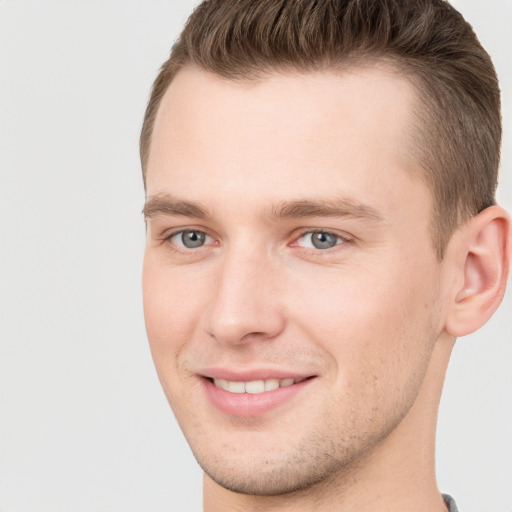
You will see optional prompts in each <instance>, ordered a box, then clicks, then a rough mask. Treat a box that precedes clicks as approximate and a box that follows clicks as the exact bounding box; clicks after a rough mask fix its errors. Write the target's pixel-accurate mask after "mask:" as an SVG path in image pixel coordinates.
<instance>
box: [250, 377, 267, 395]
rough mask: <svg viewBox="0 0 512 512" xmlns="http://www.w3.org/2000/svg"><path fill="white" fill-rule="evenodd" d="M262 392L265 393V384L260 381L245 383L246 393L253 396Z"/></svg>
mask: <svg viewBox="0 0 512 512" xmlns="http://www.w3.org/2000/svg"><path fill="white" fill-rule="evenodd" d="M263 391H265V382H263V381H262V380H252V381H250V382H246V383H245V392H246V393H252V394H253V395H255V394H256V393H263Z"/></svg>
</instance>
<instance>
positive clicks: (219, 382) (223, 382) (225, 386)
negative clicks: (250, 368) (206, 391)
mask: <svg viewBox="0 0 512 512" xmlns="http://www.w3.org/2000/svg"><path fill="white" fill-rule="evenodd" d="M214 382H215V385H216V386H217V387H218V388H222V389H225V390H226V391H227V390H228V389H229V387H228V381H227V380H225V379H215V381H214Z"/></svg>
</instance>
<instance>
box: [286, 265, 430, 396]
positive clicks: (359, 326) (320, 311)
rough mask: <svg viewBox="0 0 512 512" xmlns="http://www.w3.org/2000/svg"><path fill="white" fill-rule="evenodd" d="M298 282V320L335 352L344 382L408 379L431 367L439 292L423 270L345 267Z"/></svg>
mask: <svg viewBox="0 0 512 512" xmlns="http://www.w3.org/2000/svg"><path fill="white" fill-rule="evenodd" d="M395 267H396V265H395ZM336 270H338V269H336ZM317 277H318V276H317ZM318 282H324V283H327V286H324V287H319V286H318ZM297 286H298V287H300V290H299V293H298V294H297V296H300V297H301V300H300V301H296V302H295V304H296V309H295V313H294V317H295V321H296V322H297V324H298V325H299V326H300V329H301V330H302V332H304V333H306V334H307V337H308V338H309V339H311V340H313V341H314V342H315V343H316V344H317V345H318V346H319V347H320V348H321V349H323V350H324V351H325V352H326V353H327V354H328V355H329V356H330V358H331V360H332V361H333V363H334V364H335V365H336V367H337V374H336V376H335V378H336V380H338V381H341V382H342V385H343V386H345V387H351V386H352V385H354V386H355V382H359V383H360V384H361V385H363V386H365V387H368V386H370V387H375V386H377V385H378V386H382V387H383V388H385V387H386V386H392V385H394V383H398V385H405V384H404V383H405V382H407V381H409V380H410V379H411V378H413V377H412V376H413V375H416V374H418V373H423V372H424V371H425V369H426V364H427V362H428V361H427V360H428V354H429V353H430V351H431V350H432V348H433V338H434V334H433V331H434V328H433V314H432V306H433V304H434V302H435V296H436V294H435V290H434V289H433V287H432V285H431V283H429V282H427V281H426V280H425V279H424V278H423V273H418V272H416V271H415V269H413V268H405V267H403V266H402V267H401V268H399V269H398V268H392V267H391V266H389V267H388V268H387V269H386V268H384V266H381V267H380V268H379V269H378V271H377V270H376V271H374V272H372V271H368V270H364V269H358V270H356V271H354V269H351V271H350V272H344V271H342V270H340V271H339V272H337V273H332V274H331V279H325V278H324V279H323V280H320V279H318V278H317V279H315V278H314V276H313V278H312V279H308V282H303V283H302V284H299V283H297ZM376 382H378V384H376Z"/></svg>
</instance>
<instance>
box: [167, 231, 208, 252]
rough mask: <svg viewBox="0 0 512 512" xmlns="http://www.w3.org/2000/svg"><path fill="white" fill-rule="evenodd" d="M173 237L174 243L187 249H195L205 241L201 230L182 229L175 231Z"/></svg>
mask: <svg viewBox="0 0 512 512" xmlns="http://www.w3.org/2000/svg"><path fill="white" fill-rule="evenodd" d="M173 238H174V239H175V240H174V243H176V244H177V245H181V246H182V247H186V248H187V249H196V248H197V247H201V246H203V245H204V244H205V242H206V235H205V233H203V232H202V231H182V232H181V233H176V235H174V237H173Z"/></svg>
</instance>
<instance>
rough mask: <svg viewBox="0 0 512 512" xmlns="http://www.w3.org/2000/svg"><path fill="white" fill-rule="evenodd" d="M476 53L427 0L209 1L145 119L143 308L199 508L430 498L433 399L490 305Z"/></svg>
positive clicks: (357, 505)
mask: <svg viewBox="0 0 512 512" xmlns="http://www.w3.org/2000/svg"><path fill="white" fill-rule="evenodd" d="M500 139H501V125H500V99H499V89H498V84H497V79H496V75H495V72H494V69H493V66H492V63H491V61H490V59H489V57H488V55H487V54H486V53H485V51H484V50H483V49H482V47H481V46H480V44H479V43H478V41H477V39H476V37H475V35H474V34H473V32H472V30H471V28H470V26H469V25H468V24H467V23H466V22H465V21H464V20H463V18H462V17H461V16H460V14H459V13H457V12H456V11H455V10H454V9H453V8H452V7H451V6H450V5H449V4H448V3H446V2H444V1H442V0H407V1H405V0H403V1H398V0H394V1H393V0H323V1H320V2H319V1H318V0H316V1H315V0H295V1H286V0H261V1H257V2H255V1H254V0H236V1H235V0H233V1H231V0H229V1H228V0H217V1H209V2H204V3H203V4H201V5H200V6H199V7H198V8H197V9H196V11H195V12H194V13H193V14H192V16H191V17H190V19H189V21H188V23H187V25H186V27H185V29H184V31H183V33H182V35H181V37H180V39H179V40H178V42H177V43H176V45H175V46H174V47H173V50H172V53H171V56H170V59H169V60H168V61H167V62H166V63H165V64H164V66H163V67H162V70H161V72H160V75H159V76H158V78H157V79H156V82H155V85H154V88H153V92H152V96H151V99H150V102H149V105H148V109H147V111H146V117H145V120H144V125H143V129H142V135H141V159H142V166H143V173H144V180H145V187H146V196H147V199H146V205H145V208H144V214H145V218H146V221H147V248H146V254H145V260H144V276H143V288H144V309H145V318H146V325H147V332H148V338H149V341H150V346H151V350H152V354H153V358H154V361H155V365H156V369H157V371H158V375H159V378H160V381H161V383H162V386H163V388H164V391H165V393H166V396H167V398H168V400H169V403H170V404H171V406H172V408H173V411H174V413H175V415H176V417H177V420H178V422H179V423H180V426H181V428H182V429H183V432H184V434H185V436H186V438H187V440H188V442H189V444H190V446H191V448H192V450H193V452H194V455H195V456H196V458H197V460H198V462H199V464H200V465H201V467H202V468H203V470H204V489H203V491H204V495H203V499H204V510H205V511H206V512H215V511H221V510H222V511H225V510H244V511H248V510H275V511H282V510H294V511H307V510H318V511H334V510H336V511H341V510H343V511H355V510H358V511H362V510H363V511H380V512H382V511H388V510H389V511H391V510H393V511H394V512H397V511H398V512H400V511H410V510H414V511H418V512H420V511H429V512H432V511H439V512H440V511H446V510H447V507H448V508H449V509H450V510H452V511H453V510H456V506H455V503H454V501H453V500H452V499H451V498H449V497H448V496H445V497H444V498H443V496H442V495H441V494H440V492H439V491H438V489H437V485H436V479H435V473H434V442H435V425H436V415H437V407H438V403H439V399H440V395H441V390H442V384H443V379H444V375H445V371H446V367H447V364H448V360H449V357H450V352H451V349H452V347H453V344H454V341H455V339H456V337H458V336H463V335H465V334H468V333H470V332H473V331H475V330H476V329H478V328H479V327H481V326H482V325H483V324H484V323H485V322H486V321H487V320H488V319H489V318H490V316H491V315H492V314H493V312H494V311H495V310H496V308H497V307H498V305H499V303H500V301H501V299H502V297H503V294H504V289H505V284H506V280H507V273H508V266H509V256H510V221H509V217H508V215H507V214H506V212H505V211H504V210H503V209H502V208H500V207H499V206H497V205H496V204H495V199H494V191H495V188H496V180H497V169H498V165H499V148H500Z"/></svg>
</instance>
